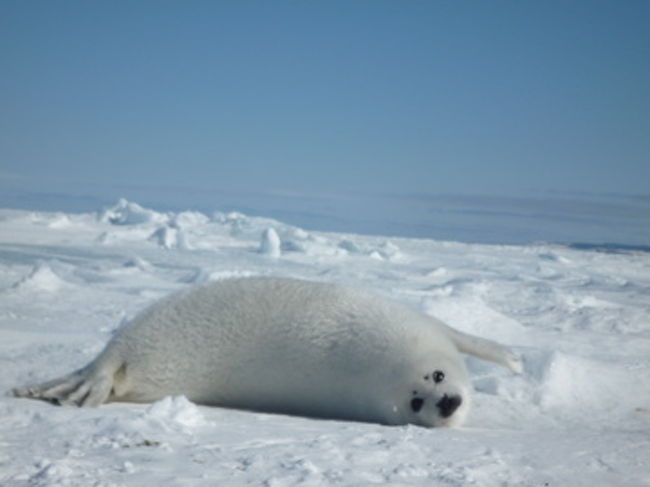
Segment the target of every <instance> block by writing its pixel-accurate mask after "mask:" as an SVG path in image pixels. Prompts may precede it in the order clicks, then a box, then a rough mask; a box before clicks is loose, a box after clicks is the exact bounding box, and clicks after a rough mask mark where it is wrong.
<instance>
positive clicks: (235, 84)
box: [0, 0, 650, 206]
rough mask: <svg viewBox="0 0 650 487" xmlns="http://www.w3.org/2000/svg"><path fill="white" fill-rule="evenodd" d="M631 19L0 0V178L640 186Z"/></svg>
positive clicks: (644, 35)
mask: <svg viewBox="0 0 650 487" xmlns="http://www.w3.org/2000/svg"><path fill="white" fill-rule="evenodd" d="M648 25H650V2H647V1H645V0H639V1H634V0H629V1H615V0H611V1H599V0H588V1H543V2H533V1H530V2H528V1H493V2H483V1H463V0H460V1H434V0H431V1H397V0H395V1H381V0H369V1H355V0H348V1H319V2H316V1H263V2H262V1H259V2H258V1H246V0H242V1H187V2H181V1H167V0H162V1H112V2H87V1H59V0H51V1H20V0H15V1H14V0H3V1H2V2H1V3H0V63H1V66H2V75H1V76H0V107H2V108H1V109H0V187H3V188H5V189H7V188H10V189H11V188H13V189H16V188H25V189H30V190H37V189H36V188H44V187H45V188H47V190H48V191H51V192H65V191H71V190H72V189H71V188H79V187H82V188H86V190H87V193H89V194H91V193H94V192H102V194H105V195H107V197H108V196H111V197H112V196H114V197H118V196H120V195H121V194H123V193H124V191H125V188H129V187H130V188H132V189H133V188H142V187H146V188H147V190H148V191H150V192H152V191H153V192H155V191H156V190H158V191H159V192H160V193H161V194H162V193H164V191H167V190H168V189H169V188H179V187H182V188H185V189H186V190H187V189H190V190H191V188H197V190H199V189H200V190H204V191H219V190H227V191H253V192H255V191H266V192H275V193H279V194H297V193H319V194H323V195H326V194H329V193H331V192H357V193H367V194H381V193H391V194H433V195H436V194H472V195H473V194H478V195H497V196H498V195H515V196H516V195H529V194H546V193H547V192H549V191H554V192H572V193H576V192H578V193H608V194H624V195H647V194H648V193H649V191H648V189H649V187H650V186H649V181H650V136H649V135H650V90H649V89H648V87H649V86H650V61H649V60H650V29H648ZM77 190H78V189H77ZM112 193H115V194H114V195H113V194H112ZM186 196H187V198H186V200H185V204H186V205H187V206H192V195H191V191H189V192H188V194H187V195H186Z"/></svg>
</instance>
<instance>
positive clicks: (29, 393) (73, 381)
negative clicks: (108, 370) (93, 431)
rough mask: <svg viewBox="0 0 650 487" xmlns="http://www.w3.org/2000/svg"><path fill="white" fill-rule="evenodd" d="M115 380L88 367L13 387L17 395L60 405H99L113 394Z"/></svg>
mask: <svg viewBox="0 0 650 487" xmlns="http://www.w3.org/2000/svg"><path fill="white" fill-rule="evenodd" d="M112 388H113V381H112V380H111V379H110V378H109V377H108V376H106V375H103V374H99V373H96V372H92V369H89V368H88V367H86V368H83V369H81V370H78V371H76V372H73V373H72V374H70V375H66V376H64V377H60V378H58V379H54V380H52V381H49V382H44V383H42V384H36V385H33V386H28V387H20V388H16V389H13V390H12V391H11V392H12V394H13V395H14V396H15V397H25V398H29V399H40V400H42V401H48V402H51V403H54V404H60V405H73V404H75V405H77V406H80V407H83V406H86V407H88V406H91V407H92V406H99V405H100V404H102V403H103V402H106V400H107V399H108V397H109V396H110V394H111V390H112Z"/></svg>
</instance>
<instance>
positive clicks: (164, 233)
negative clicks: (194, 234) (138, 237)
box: [147, 225, 192, 250]
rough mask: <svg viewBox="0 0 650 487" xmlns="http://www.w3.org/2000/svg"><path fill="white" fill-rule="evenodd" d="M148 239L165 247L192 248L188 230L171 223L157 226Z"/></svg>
mask: <svg viewBox="0 0 650 487" xmlns="http://www.w3.org/2000/svg"><path fill="white" fill-rule="evenodd" d="M147 240H149V241H150V242H154V243H156V244H158V245H159V246H160V247H162V248H163V249H168V250H169V249H180V250H192V246H190V244H189V242H188V241H187V234H186V232H185V231H184V230H182V229H179V228H174V227H173V226H171V225H164V226H161V227H159V228H157V229H156V230H155V231H154V232H153V233H152V234H151V235H150V236H149V238H148V239H147Z"/></svg>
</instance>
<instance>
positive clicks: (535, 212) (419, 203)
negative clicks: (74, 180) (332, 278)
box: [0, 181, 650, 252]
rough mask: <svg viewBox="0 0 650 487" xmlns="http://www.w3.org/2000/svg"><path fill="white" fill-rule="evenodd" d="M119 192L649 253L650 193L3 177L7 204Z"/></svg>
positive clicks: (53, 205)
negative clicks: (37, 182)
mask: <svg viewBox="0 0 650 487" xmlns="http://www.w3.org/2000/svg"><path fill="white" fill-rule="evenodd" d="M116 191H120V196H125V197H127V198H130V199H134V200H136V201H138V202H140V203H141V204H145V205H147V206H150V207H154V208H158V209H159V210H165V211H176V212H178V211H184V210H187V209H192V210H197V211H202V212H204V213H207V214H209V213H212V212H214V211H217V210H218V211H224V212H229V211H241V212H243V213H245V214H247V215H250V216H261V217H266V218H273V219H277V220H280V221H283V222H285V223H289V224H292V225H296V226H299V227H301V228H305V229H308V230H314V231H319V230H320V231H329V232H349V233H359V234H366V235H383V236H393V237H407V238H427V239H434V240H447V241H457V242H465V243H495V244H532V243H554V244H564V245H575V246H576V247H577V248H584V249H598V250H605V251H610V252H611V251H617V250H639V251H646V252H647V251H650V195H636V196H635V195H617V194H584V193H559V192H544V193H542V192H530V193H522V194H519V195H517V196H506V195H501V196H494V195H493V196H481V195H454V194H446V195H445V194H440V195H427V194H390V193H385V194H378V193H361V192H354V191H341V192H330V193H327V192H325V193H319V192H309V191H302V192H295V191H293V192H288V191H272V190H262V191H251V190H246V189H244V190H201V189H194V188H182V187H178V188H172V187H170V188H149V187H146V186H134V187H122V188H106V187H103V186H96V187H88V186H86V185H74V186H73V185H71V186H70V187H67V188H63V191H57V189H54V188H53V189H52V190H51V191H43V190H37V189H34V188H21V187H20V186H19V185H16V184H15V182H14V184H7V182H4V183H3V182H2V181H0V208H1V207H4V208H15V209H29V210H38V211H64V212H89V211H94V210H96V209H97V208H99V207H102V206H107V205H109V204H113V203H114V201H115V200H116V197H115V192H116Z"/></svg>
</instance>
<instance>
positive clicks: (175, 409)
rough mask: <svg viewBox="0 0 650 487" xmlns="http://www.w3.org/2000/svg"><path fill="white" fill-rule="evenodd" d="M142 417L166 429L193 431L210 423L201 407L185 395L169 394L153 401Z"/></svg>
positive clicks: (145, 420) (147, 421)
mask: <svg viewBox="0 0 650 487" xmlns="http://www.w3.org/2000/svg"><path fill="white" fill-rule="evenodd" d="M140 419H141V420H143V421H144V422H146V423H149V424H151V425H155V426H160V427H161V428H163V429H166V430H184V431H192V430H193V429H195V428H199V427H203V426H206V425H208V424H209V423H208V421H206V419H205V418H204V417H203V414H202V413H201V411H200V410H199V408H198V407H197V406H196V405H195V404H194V403H192V402H190V401H189V400H188V399H187V398H186V397H185V396H173V397H172V396H168V397H165V398H164V399H161V400H160V401H157V402H155V403H153V404H152V405H151V406H149V407H148V408H147V409H146V410H145V411H144V413H143V414H142V416H141V417H140Z"/></svg>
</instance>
